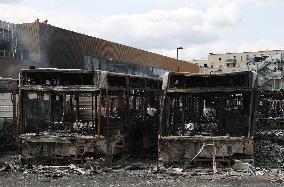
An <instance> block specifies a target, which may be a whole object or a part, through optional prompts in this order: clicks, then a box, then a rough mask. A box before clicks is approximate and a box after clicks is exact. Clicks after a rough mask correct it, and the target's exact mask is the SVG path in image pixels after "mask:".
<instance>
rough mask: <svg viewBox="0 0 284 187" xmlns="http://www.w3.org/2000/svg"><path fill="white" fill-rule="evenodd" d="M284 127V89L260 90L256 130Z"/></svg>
mask: <svg viewBox="0 0 284 187" xmlns="http://www.w3.org/2000/svg"><path fill="white" fill-rule="evenodd" d="M283 128H284V91H283V90H279V91H276V90H275V91H265V90H261V91H259V95H258V108H257V120H256V130H257V131H261V130H271V129H283Z"/></svg>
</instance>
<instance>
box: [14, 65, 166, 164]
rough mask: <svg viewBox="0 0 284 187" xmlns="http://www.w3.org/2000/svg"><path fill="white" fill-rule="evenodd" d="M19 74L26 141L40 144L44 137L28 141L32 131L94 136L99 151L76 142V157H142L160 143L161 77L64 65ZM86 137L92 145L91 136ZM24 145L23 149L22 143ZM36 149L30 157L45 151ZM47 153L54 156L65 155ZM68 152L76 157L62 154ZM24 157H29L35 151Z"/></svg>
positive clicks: (22, 123) (24, 138) (23, 128)
mask: <svg viewBox="0 0 284 187" xmlns="http://www.w3.org/2000/svg"><path fill="white" fill-rule="evenodd" d="M20 75H21V76H20V93H21V94H20V101H21V103H22V104H21V105H20V106H21V108H20V115H21V117H20V121H21V122H20V127H19V129H21V130H20V131H21V134H22V135H21V137H22V138H21V139H22V140H23V141H24V142H25V144H32V143H35V142H41V140H40V139H36V140H33V141H34V142H31V141H28V139H29V137H28V134H31V133H34V134H36V135H39V134H48V136H49V137H51V136H53V135H56V136H58V137H60V136H62V135H64V136H67V135H68V136H69V137H70V136H76V137H78V136H79V137H82V138H83V137H84V138H86V137H87V138H88V137H93V139H92V141H93V140H94V142H93V144H94V145H92V146H93V147H95V149H92V150H91V151H86V148H84V145H81V147H80V148H78V147H76V146H77V145H75V147H76V149H78V150H77V152H76V155H75V157H80V158H81V157H83V156H90V155H91V156H93V157H95V156H101V155H106V156H111V157H115V156H117V155H120V154H128V156H130V155H134V154H138V155H139V154H143V153H147V151H148V150H150V149H151V148H152V149H153V147H154V148H155V147H156V145H157V134H158V119H159V118H158V113H159V95H160V90H161V81H160V80H158V79H151V78H144V77H139V76H131V75H127V74H119V73H110V72H104V71H84V70H60V69H53V70H52V69H42V70H41V69H35V70H22V72H21V74H20ZM25 134H26V135H27V136H25ZM34 137H35V136H34ZM79 139H80V138H79ZM84 141H85V142H86V144H88V141H90V140H86V139H84ZM102 141H104V142H103V143H102ZM90 142H91V141H90ZM98 144H101V145H98ZM104 144H105V145H104ZM92 146H91V147H92ZM22 148H24V149H25V145H24V144H23V143H22ZM88 149H89V148H88ZM36 152H37V154H36V156H35V154H34V153H33V156H32V157H40V156H42V155H44V154H45V153H44V154H43V153H42V152H40V151H36ZM47 152H48V157H53V158H55V157H58V156H62V154H63V153H62V154H61V153H60V154H59V153H58V152H56V151H50V150H49V151H47ZM86 152H88V153H86ZM46 155H47V154H46ZM46 155H45V156H46ZM78 155H80V156H78ZM64 156H67V157H68V156H71V157H72V156H74V155H72V154H70V155H68V154H67V155H66V154H65V153H64ZM23 157H31V153H29V154H26V155H25V154H23Z"/></svg>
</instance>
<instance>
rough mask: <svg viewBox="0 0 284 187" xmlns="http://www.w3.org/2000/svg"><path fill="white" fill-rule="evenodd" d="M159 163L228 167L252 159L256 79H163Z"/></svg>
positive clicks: (239, 76)
mask: <svg viewBox="0 0 284 187" xmlns="http://www.w3.org/2000/svg"><path fill="white" fill-rule="evenodd" d="M163 91H164V94H163V99H162V108H161V118H160V136H159V160H160V161H162V162H163V163H166V164H170V163H178V162H182V163H183V164H196V163H200V162H202V163H205V162H208V161H209V162H210V163H212V159H213V164H214V163H215V164H216V163H217V164H218V163H220V164H226V165H227V164H230V161H232V159H233V158H236V157H252V156H253V142H252V131H253V128H254V122H255V110H256V108H255V106H256V98H257V97H256V96H257V76H256V74H255V73H253V72H239V73H230V74H215V75H191V74H188V73H169V74H167V75H166V76H165V77H164V80H163Z"/></svg>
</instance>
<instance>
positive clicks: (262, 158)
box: [254, 130, 284, 168]
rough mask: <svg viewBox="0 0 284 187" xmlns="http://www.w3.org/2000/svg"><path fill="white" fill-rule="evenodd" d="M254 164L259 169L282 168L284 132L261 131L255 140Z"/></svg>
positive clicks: (283, 161) (283, 160)
mask: <svg viewBox="0 0 284 187" xmlns="http://www.w3.org/2000/svg"><path fill="white" fill-rule="evenodd" d="M254 152H255V153H254V162H255V165H256V166H258V167H264V168H280V167H283V164H284V130H270V131H260V132H258V133H256V135H255V138H254Z"/></svg>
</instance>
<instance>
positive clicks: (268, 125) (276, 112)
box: [254, 90, 284, 168]
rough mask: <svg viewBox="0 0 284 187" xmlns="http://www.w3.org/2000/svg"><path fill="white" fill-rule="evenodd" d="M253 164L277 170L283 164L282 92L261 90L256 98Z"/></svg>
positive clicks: (283, 123) (283, 120)
mask: <svg viewBox="0 0 284 187" xmlns="http://www.w3.org/2000/svg"><path fill="white" fill-rule="evenodd" d="M258 103H259V104H258V109H257V120H256V133H255V135H254V164H255V166H257V167H263V168H279V167H283V163H284V147H283V145H284V91H283V90H274V91H269V90H265V91H264V90H261V91H260V92H259V96H258Z"/></svg>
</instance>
